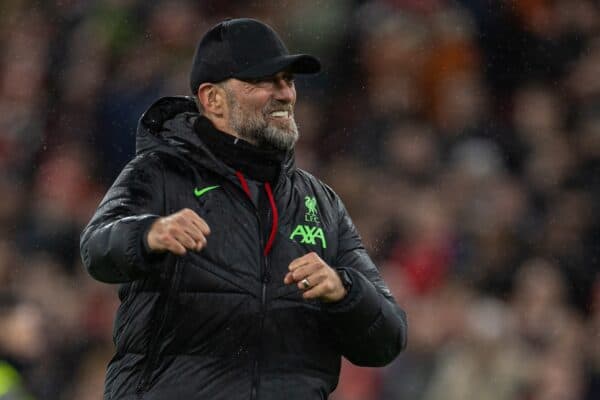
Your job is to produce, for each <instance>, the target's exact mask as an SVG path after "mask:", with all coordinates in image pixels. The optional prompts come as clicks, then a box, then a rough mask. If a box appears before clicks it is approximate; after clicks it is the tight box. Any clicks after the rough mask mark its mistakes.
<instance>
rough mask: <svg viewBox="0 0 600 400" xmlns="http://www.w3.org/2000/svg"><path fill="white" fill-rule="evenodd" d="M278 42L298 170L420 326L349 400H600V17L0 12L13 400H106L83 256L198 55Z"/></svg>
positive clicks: (445, 0)
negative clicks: (323, 195) (148, 120)
mask: <svg viewBox="0 0 600 400" xmlns="http://www.w3.org/2000/svg"><path fill="white" fill-rule="evenodd" d="M237 16H251V17H255V18H259V19H262V20H263V21H265V22H268V23H269V24H271V25H272V26H273V27H275V28H276V30H278V31H279V32H280V34H281V36H282V37H283V38H284V40H285V41H286V42H287V44H288V47H289V48H290V50H291V51H303V52H309V53H313V54H315V55H318V56H319V57H320V58H321V60H322V61H323V64H324V65H325V70H324V71H323V72H322V73H321V74H320V75H319V76H317V77H313V78H310V79H306V78H303V77H298V79H297V86H298V95H299V100H298V105H297V117H296V118H297V121H298V123H299V126H300V132H301V140H300V142H299V144H298V149H297V162H298V164H299V165H300V166H301V167H303V168H305V169H307V170H308V171H310V172H312V173H314V174H316V175H317V176H319V177H321V178H322V179H323V180H324V181H325V182H326V183H328V184H329V185H331V186H332V187H333V188H334V189H335V190H336V191H337V192H338V193H339V194H340V195H341V196H342V198H343V199H344V201H345V203H346V205H347V207H348V208H349V210H350V213H351V215H352V216H353V218H354V221H355V223H356V224H357V226H358V227H359V230H360V232H361V234H362V236H363V239H364V241H365V243H366V245H367V246H368V248H369V251H370V254H371V255H372V257H373V258H374V259H375V260H376V262H377V263H378V265H380V268H381V272H382V274H383V275H384V276H385V279H386V280H387V282H388V284H389V286H390V287H391V289H392V291H393V293H394V294H395V296H396V298H397V300H398V302H399V303H400V305H401V306H402V307H403V308H405V309H406V310H407V312H408V317H409V347H408V349H407V350H406V352H405V353H404V354H403V355H402V356H400V357H399V358H398V359H397V360H396V361H395V362H394V363H392V364H391V365H389V366H388V367H386V368H382V369H367V368H357V367H353V366H351V365H349V364H347V363H344V366H343V374H342V378H341V380H340V384H339V386H338V388H337V390H336V392H335V394H334V396H333V398H334V399H335V400H388V399H411V400H421V399H422V400H442V399H444V400H471V399H473V400H482V399H483V400H580V399H582V400H592V399H596V400H597V399H600V279H599V276H598V272H597V271H598V269H599V268H598V267H599V263H600V261H599V258H600V224H599V215H600V198H599V190H600V1H597V0H455V1H451V0H387V1H386V0H380V1H364V0H363V1H359V0H346V1H344V0H321V1H319V0H281V1H233V0H232V1H226V0H202V1H200V0H196V1H191V0H190V1H176V0H169V1H167V0H163V1H143V0H62V1H58V0H57V1H26V0H22V1H18V0H3V1H2V4H1V5H0V198H1V200H0V327H1V328H0V399H43V400H74V399H77V400H88V399H90V400H91V399H100V398H101V396H102V386H103V379H104V372H105V367H106V364H107V362H108V360H109V359H110V357H111V355H112V341H111V340H112V339H111V336H112V319H113V316H114V313H115V309H116V307H117V305H118V299H117V296H116V287H114V286H110V285H105V284H101V283H98V282H95V281H93V280H92V279H91V278H90V277H88V276H87V275H86V273H85V271H84V269H83V267H82V265H81V261H80V258H79V250H78V247H79V233H80V232H81V229H82V228H83V226H84V225H85V224H86V223H87V221H88V220H89V218H90V217H91V215H92V213H93V211H94V209H95V207H96V205H97V204H98V202H99V201H100V199H101V197H102V196H103V193H104V192H105V191H106V189H107V188H108V186H109V185H110V184H111V182H112V181H113V180H114V178H115V177H116V175H117V174H118V172H119V171H120V169H121V168H122V167H123V165H124V164H125V163H126V162H127V160H129V159H130V157H131V156H132V154H133V152H134V130H135V126H136V123H137V119H138V118H139V116H140V114H141V112H143V111H144V110H145V108H146V107H148V106H149V105H150V104H151V103H152V102H153V101H154V100H156V99H157V98H158V97H160V96H164V95H177V94H183V95H187V94H189V89H188V73H189V67H190V63H191V57H192V54H193V51H194V48H195V45H196V43H197V40H198V39H199V38H200V37H201V35H202V34H203V33H204V32H205V31H206V30H207V29H208V28H209V27H210V26H212V25H213V24H214V23H216V22H218V21H219V20H221V19H223V18H225V17H237Z"/></svg>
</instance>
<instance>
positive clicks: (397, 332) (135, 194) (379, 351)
mask: <svg viewBox="0 0 600 400" xmlns="http://www.w3.org/2000/svg"><path fill="white" fill-rule="evenodd" d="M197 118H199V114H198V113H197V110H196V106H195V104H194V102H193V101H192V100H191V99H189V98H186V97H171V98H164V99H161V100H159V101H158V102H157V103H155V104H154V105H153V106H152V107H151V108H150V109H149V110H148V111H147V112H146V113H145V114H144V116H143V117H142V119H141V121H140V126H139V128H138V134H137V156H136V157H135V158H134V159H133V160H132V161H131V162H130V163H129V164H128V165H127V166H126V167H125V168H124V170H123V171H122V173H121V174H120V176H119V177H118V178H117V180H116V181H115V183H114V184H113V186H112V187H111V188H110V190H109V191H108V193H107V195H106V197H105V198H104V199H103V201H102V203H101V204H100V206H99V207H98V210H97V212H96V214H95V215H94V217H93V218H92V220H91V221H90V223H89V225H88V226H87V227H86V228H85V230H84V232H83V234H82V238H81V254H82V258H83V261H84V264H85V266H86V268H87V269H88V271H89V273H90V274H91V275H92V276H93V277H94V278H96V279H98V280H100V281H103V282H112V283H117V282H118V283H122V285H121V288H120V291H119V296H120V299H121V302H122V304H121V306H120V308H119V310H118V313H117V316H116V320H115V327H114V341H115V345H116V355H115V356H114V358H113V359H112V360H111V362H110V364H109V366H108V371H107V378H106V391H105V399H139V398H144V399H161V400H164V399H187V400H191V399H228V400H233V399H244V400H249V399H285V400H293V399H301V400H309V399H326V398H327V397H328V395H329V393H331V392H332V391H333V390H334V389H335V387H336V384H337V381H338V376H339V369H340V358H341V356H344V357H346V358H348V359H349V360H350V361H351V362H353V363H355V364H358V365H363V366H382V365H385V364H386V363H389V362H390V361H391V360H393V359H394V358H395V357H396V355H397V354H398V353H399V352H400V351H401V350H402V349H403V348H404V347H405V344H406V329H407V325H406V319H405V314H404V312H403V311H402V310H401V309H400V308H399V307H398V305H397V304H396V303H395V301H394V299H393V298H392V296H391V294H390V292H389V290H388V289H387V287H386V286H385V284H384V282H383V281H382V279H381V277H380V275H379V273H378V271H377V269H376V267H375V266H374V265H373V263H372V261H371V260H370V259H369V256H368V255H367V253H366V252H365V250H364V248H363V245H362V244H361V240H360V238H359V236H358V234H357V232H356V229H355V228H354V226H353V224H352V221H351V220H350V217H349V216H348V214H347V212H346V210H345V208H344V206H343V205H342V203H341V201H340V199H339V198H338V196H337V195H336V194H335V193H334V192H333V191H332V190H331V189H330V188H329V187H327V186H326V185H324V184H323V183H321V182H320V181H319V180H318V179H316V178H314V177H313V176H311V175H310V174H308V173H306V172H304V171H302V170H300V169H296V168H295V167H294V166H293V160H292V158H291V157H288V158H287V159H286V161H285V162H284V163H283V165H282V173H281V174H280V175H279V179H278V181H277V183H276V184H274V185H273V188H272V196H270V198H271V199H273V203H272V204H271V205H272V206H273V207H275V209H276V210H275V209H274V208H273V207H268V203H267V206H266V209H267V212H266V213H263V212H261V210H257V207H255V206H254V204H253V202H252V201H250V199H249V198H248V196H247V195H246V193H245V192H246V190H245V189H244V187H243V185H242V183H241V182H242V181H241V180H240V179H239V177H238V176H236V171H234V170H233V169H231V168H229V167H228V166H227V165H225V164H224V163H223V162H221V161H220V160H218V159H217V158H216V157H215V156H214V155H213V154H212V153H211V152H210V151H209V150H208V148H207V147H206V145H205V144H204V143H203V142H202V140H201V133H200V134H198V133H196V132H195V130H194V128H193V126H194V122H195V121H196V119H197ZM209 186H218V187H216V188H214V189H212V190H208V191H205V192H204V193H202V194H201V196H197V195H198V194H200V193H201V190H200V189H202V188H206V187H209ZM196 189H199V190H196ZM195 192H196V193H195ZM183 208H190V209H192V210H194V211H196V212H197V213H198V215H200V216H201V217H202V218H204V219H205V220H206V221H207V223H208V224H209V226H210V227H211V231H212V232H211V235H210V236H209V237H208V244H207V247H206V248H205V249H203V250H202V251H200V252H188V253H187V254H186V255H185V256H183V257H176V256H175V255H173V254H162V255H156V254H151V253H148V251H147V250H146V248H145V246H144V240H143V237H144V235H145V233H146V231H147V230H148V228H149V226H150V224H151V223H152V222H153V221H154V220H155V219H156V218H158V217H159V216H163V215H168V214H171V213H173V212H176V211H179V210H180V209H183ZM272 211H274V212H275V213H276V214H278V215H277V217H274V213H273V212H272ZM265 221H268V222H269V223H268V224H265ZM275 222H276V227H275V228H273V224H274V223H275ZM312 251H314V252H316V253H318V254H319V255H320V257H321V258H322V259H323V260H325V261H326V262H327V263H328V264H329V265H331V266H332V267H335V268H340V269H343V270H344V271H346V273H347V274H348V276H349V277H350V279H351V281H352V286H351V290H350V292H349V293H348V295H347V296H346V297H345V298H344V299H343V300H342V301H340V302H338V303H334V304H321V303H320V302H318V301H305V300H303V299H302V297H301V293H300V291H299V290H298V289H297V287H296V286H295V285H285V284H284V283H283V278H284V275H285V274H286V272H287V267H288V265H289V263H290V262H291V261H292V260H293V259H295V258H297V257H300V256H303V255H305V254H307V253H309V252H312Z"/></svg>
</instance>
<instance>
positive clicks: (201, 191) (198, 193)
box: [194, 185, 219, 197]
mask: <svg viewBox="0 0 600 400" xmlns="http://www.w3.org/2000/svg"><path fill="white" fill-rule="evenodd" d="M218 187H219V185H215V186H207V187H205V188H204V189H198V188H195V189H194V195H195V196H196V197H200V196H202V195H204V194H206V193H207V192H210V191H211V190H213V189H216V188H218Z"/></svg>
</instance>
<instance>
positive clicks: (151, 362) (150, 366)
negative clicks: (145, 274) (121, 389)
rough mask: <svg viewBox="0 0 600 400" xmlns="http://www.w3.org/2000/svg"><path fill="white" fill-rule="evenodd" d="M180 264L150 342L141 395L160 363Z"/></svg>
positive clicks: (177, 263)
mask: <svg viewBox="0 0 600 400" xmlns="http://www.w3.org/2000/svg"><path fill="white" fill-rule="evenodd" d="M179 263H180V261H179V260H177V261H176V263H175V268H174V272H173V275H174V276H173V278H172V279H171V285H170V286H169V291H168V292H167V298H166V300H165V305H164V309H163V310H162V312H161V313H160V315H161V319H160V322H159V325H158V330H157V331H156V334H155V335H154V336H153V337H152V340H151V342H150V345H149V352H148V362H147V363H146V366H145V367H144V371H143V373H142V376H141V378H140V381H139V383H138V385H137V388H136V392H137V393H138V394H140V395H141V394H143V393H144V392H146V391H147V390H148V389H149V388H150V375H151V374H152V371H153V370H154V368H155V367H156V366H155V364H156V362H157V361H158V353H159V352H158V349H159V344H160V342H159V340H160V338H161V336H162V333H163V330H164V329H165V325H166V322H167V319H168V317H169V315H170V312H171V310H170V308H171V304H172V303H173V301H174V299H175V297H176V296H175V295H176V293H175V292H176V291H177V290H178V288H179V279H180V276H181V274H180V273H179V270H180V265H179Z"/></svg>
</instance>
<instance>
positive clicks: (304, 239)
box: [290, 225, 327, 249]
mask: <svg viewBox="0 0 600 400" xmlns="http://www.w3.org/2000/svg"><path fill="white" fill-rule="evenodd" d="M296 236H298V237H300V243H303V244H304V243H306V244H312V245H315V244H317V242H316V240H317V239H319V240H320V241H321V243H320V244H321V247H323V248H324V249H326V248H327V241H326V240H325V235H324V234H323V229H322V228H319V227H318V226H308V225H298V226H297V227H296V229H294V232H292V234H291V235H290V239H294V238H295V237H296Z"/></svg>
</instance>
